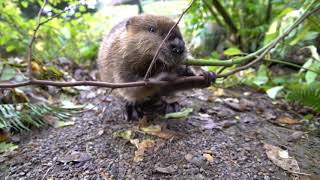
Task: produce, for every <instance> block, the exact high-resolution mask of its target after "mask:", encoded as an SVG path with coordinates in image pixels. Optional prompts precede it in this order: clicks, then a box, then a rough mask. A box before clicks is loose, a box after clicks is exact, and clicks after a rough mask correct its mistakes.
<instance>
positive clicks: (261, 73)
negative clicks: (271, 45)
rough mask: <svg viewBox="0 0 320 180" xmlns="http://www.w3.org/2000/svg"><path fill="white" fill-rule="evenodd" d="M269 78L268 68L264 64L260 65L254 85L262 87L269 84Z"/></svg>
mask: <svg viewBox="0 0 320 180" xmlns="http://www.w3.org/2000/svg"><path fill="white" fill-rule="evenodd" d="M268 80H269V77H268V69H267V66H265V65H264V64H262V65H260V67H259V69H258V72H257V77H256V78H255V80H254V81H253V83H254V84H256V85H258V86H261V85H264V84H266V83H267V82H268Z"/></svg>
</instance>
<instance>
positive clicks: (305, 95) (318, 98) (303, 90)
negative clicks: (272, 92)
mask: <svg viewBox="0 0 320 180" xmlns="http://www.w3.org/2000/svg"><path fill="white" fill-rule="evenodd" d="M289 90H290V91H289V93H288V96H287V99H288V100H290V101H297V102H299V103H300V104H303V105H305V106H309V107H311V108H312V109H314V110H315V111H317V112H320V83H319V82H314V83H311V84H308V85H301V84H300V85H294V86H291V87H289Z"/></svg>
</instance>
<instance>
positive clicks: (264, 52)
mask: <svg viewBox="0 0 320 180" xmlns="http://www.w3.org/2000/svg"><path fill="white" fill-rule="evenodd" d="M318 10H320V6H318V7H316V8H315V9H313V10H312V11H310V12H309V13H307V12H306V13H305V14H304V15H302V16H301V17H300V18H299V19H298V20H297V21H296V22H295V23H294V24H293V25H292V26H290V27H289V28H288V29H287V31H285V32H284V33H283V34H282V35H281V36H279V37H278V38H276V39H275V40H274V41H273V42H272V43H271V45H270V46H269V47H267V48H266V49H265V50H264V51H263V52H262V53H261V54H260V55H259V56H258V57H257V58H256V59H255V60H253V61H251V62H250V63H248V64H246V65H244V66H241V67H238V68H236V69H234V70H232V71H230V72H227V73H225V74H220V75H217V78H221V77H227V76H230V75H232V74H235V73H237V72H239V71H243V70H245V69H248V68H249V67H251V66H253V65H255V64H256V63H258V62H260V61H261V60H263V58H264V56H265V55H266V54H267V53H269V52H270V51H271V50H272V49H273V48H274V47H276V45H277V44H278V43H279V42H280V41H282V40H283V39H284V38H285V37H286V36H288V35H289V34H290V33H291V32H292V31H293V30H294V29H295V28H297V27H298V26H299V25H300V24H301V23H302V22H303V21H304V20H305V19H307V18H308V17H309V16H310V15H311V14H313V13H315V12H316V11H318Z"/></svg>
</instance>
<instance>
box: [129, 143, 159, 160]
mask: <svg viewBox="0 0 320 180" xmlns="http://www.w3.org/2000/svg"><path fill="white" fill-rule="evenodd" d="M154 144H155V142H154V141H153V140H151V139H146V140H143V141H142V142H141V143H139V144H135V145H136V146H137V148H138V149H137V150H136V151H135V152H134V158H133V160H134V161H135V162H140V161H143V156H144V152H145V151H146V150H147V149H148V148H151V147H153V146H154Z"/></svg>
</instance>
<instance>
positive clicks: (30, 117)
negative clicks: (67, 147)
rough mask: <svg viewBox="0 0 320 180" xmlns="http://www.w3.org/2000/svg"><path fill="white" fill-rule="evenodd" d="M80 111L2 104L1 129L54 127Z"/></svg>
mask: <svg viewBox="0 0 320 180" xmlns="http://www.w3.org/2000/svg"><path fill="white" fill-rule="evenodd" d="M78 110H79V109H65V108H61V107H57V106H52V105H47V104H33V103H19V104H1V105H0V129H6V130H13V131H29V130H30V128H31V127H32V126H35V127H42V126H45V125H54V123H55V121H65V120H66V119H69V118H70V117H71V116H72V114H73V113H75V112H77V111H78ZM52 117H54V118H52ZM53 120H55V121H53Z"/></svg>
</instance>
